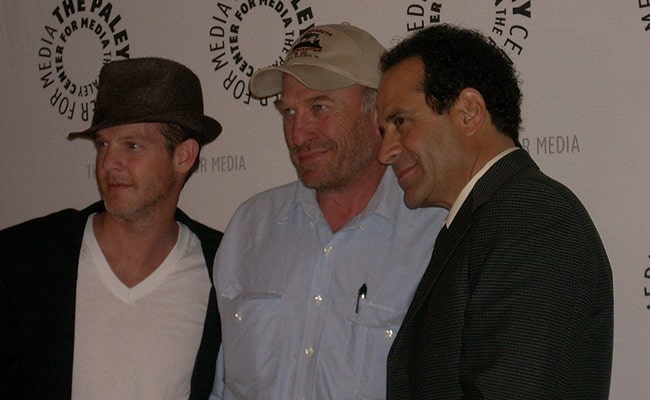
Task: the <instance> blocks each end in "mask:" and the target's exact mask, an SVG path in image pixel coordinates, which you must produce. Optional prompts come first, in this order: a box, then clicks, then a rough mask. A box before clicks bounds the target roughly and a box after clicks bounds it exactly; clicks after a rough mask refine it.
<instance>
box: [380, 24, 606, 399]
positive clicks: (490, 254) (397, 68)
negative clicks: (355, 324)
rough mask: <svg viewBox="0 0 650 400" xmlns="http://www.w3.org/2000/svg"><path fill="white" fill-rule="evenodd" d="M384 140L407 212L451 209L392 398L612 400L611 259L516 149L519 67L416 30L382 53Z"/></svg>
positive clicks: (400, 353) (463, 40)
mask: <svg viewBox="0 0 650 400" xmlns="http://www.w3.org/2000/svg"><path fill="white" fill-rule="evenodd" d="M382 71H383V73H384V75H383V77H382V81H381V83H380V87H379V94H378V100H377V105H378V118H379V124H380V130H381V132H382V134H383V143H382V147H381V149H380V151H379V159H380V160H381V161H382V162H383V163H385V164H390V165H391V166H392V168H393V170H394V172H395V174H396V176H397V178H398V180H399V184H400V186H401V187H402V189H403V190H404V201H405V203H406V205H407V206H408V207H410V208H420V207H432V206H438V207H444V208H447V209H449V215H448V217H447V220H446V222H445V226H444V227H443V228H442V230H441V232H440V234H439V236H438V238H437V240H436V243H435V246H434V251H433V256H432V258H431V261H430V263H429V266H428V269H427V271H426V272H425V274H424V276H423V278H422V281H421V282H420V285H419V286H418V288H417V291H416V293H415V295H414V298H413V300H412V302H411V305H410V307H409V310H408V311H407V314H406V316H405V317H404V321H403V323H402V326H401V328H400V331H399V334H398V335H397V337H396V339H395V342H394V343H393V345H392V347H391V350H390V353H389V356H388V383H387V389H388V393H387V398H388V399H411V400H412V399H461V398H462V399H500V400H503V399H527V400H531V399H592V400H593V399H606V398H607V397H608V394H609V384H610V375H611V362H612V331H613V323H612V321H613V300H612V297H613V296H612V275H611V267H610V264H609V261H608V259H607V255H606V253H605V249H604V248H603V244H602V242H601V239H600V238H599V235H598V232H597V231H596V228H595V227H594V224H593V223H592V221H591V219H590V217H589V215H588V213H587V211H586V210H585V208H584V207H583V205H582V204H581V203H580V201H579V200H578V199H577V198H576V196H575V195H574V194H573V193H572V192H571V191H570V190H569V189H567V188H566V187H565V186H563V185H562V184H560V183H558V182H557V181H555V180H553V179H551V178H549V177H548V176H546V175H544V174H543V173H542V172H540V170H539V168H538V167H537V165H536V164H535V163H534V161H533V160H532V159H531V157H530V156H529V154H528V153H527V152H526V151H524V150H522V149H521V148H520V146H519V139H518V137H519V131H520V125H521V111H520V105H521V97H522V96H521V91H520V89H519V83H518V78H517V73H516V71H515V68H514V66H513V63H512V61H511V60H510V59H509V58H508V57H507V55H506V54H505V53H504V52H503V51H502V50H501V49H499V48H498V47H496V46H495V45H494V44H493V43H492V42H491V41H490V40H489V39H487V38H486V37H485V36H484V35H482V34H480V33H478V32H476V31H473V30H468V29H462V28H458V27H453V26H449V25H436V26H432V27H429V28H427V29H424V30H422V31H419V32H418V33H416V34H415V35H414V36H412V37H410V38H408V39H407V40H405V41H403V42H402V43H400V44H398V45H397V46H396V47H395V48H393V49H392V50H390V51H389V52H388V53H386V54H385V55H384V56H383V58H382Z"/></svg>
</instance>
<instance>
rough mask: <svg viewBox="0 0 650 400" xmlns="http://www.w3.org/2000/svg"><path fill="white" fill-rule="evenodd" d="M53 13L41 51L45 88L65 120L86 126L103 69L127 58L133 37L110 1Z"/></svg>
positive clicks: (98, 0) (65, 6) (74, 5)
mask: <svg viewBox="0 0 650 400" xmlns="http://www.w3.org/2000/svg"><path fill="white" fill-rule="evenodd" d="M51 14H52V20H51V22H50V23H49V24H47V25H45V26H44V27H43V30H44V32H43V34H42V36H41V40H40V42H39V46H40V47H39V49H38V72H39V74H40V81H41V86H42V88H43V90H44V91H45V92H46V93H47V94H48V95H49V103H50V105H51V106H52V107H53V108H54V109H55V110H56V111H57V112H58V113H59V114H60V115H61V116H63V117H65V118H67V119H70V120H79V121H84V122H87V121H88V120H89V119H90V118H91V117H92V113H93V111H94V105H95V97H96V96H97V87H98V83H99V82H98V76H99V70H100V69H101V67H102V65H104V64H106V63H109V62H111V61H113V60H117V59H125V58H129V37H128V34H127V32H126V29H125V28H124V26H123V25H124V24H123V21H122V16H121V15H120V14H119V12H118V11H117V10H116V9H115V7H113V4H112V3H110V2H105V1H101V0H96V1H91V2H83V1H77V2H73V1H62V2H61V4H60V5H58V6H56V7H55V8H54V9H53V10H52V13H51Z"/></svg>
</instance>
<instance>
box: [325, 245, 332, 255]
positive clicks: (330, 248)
mask: <svg viewBox="0 0 650 400" xmlns="http://www.w3.org/2000/svg"><path fill="white" fill-rule="evenodd" d="M323 251H324V252H325V253H328V254H329V253H331V252H332V246H327V247H325V248H324V249H323Z"/></svg>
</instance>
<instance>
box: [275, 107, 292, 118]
mask: <svg viewBox="0 0 650 400" xmlns="http://www.w3.org/2000/svg"><path fill="white" fill-rule="evenodd" d="M278 111H279V112H280V115H282V116H283V117H290V116H292V115H294V114H295V113H296V112H295V111H294V110H293V109H291V108H280V109H278Z"/></svg>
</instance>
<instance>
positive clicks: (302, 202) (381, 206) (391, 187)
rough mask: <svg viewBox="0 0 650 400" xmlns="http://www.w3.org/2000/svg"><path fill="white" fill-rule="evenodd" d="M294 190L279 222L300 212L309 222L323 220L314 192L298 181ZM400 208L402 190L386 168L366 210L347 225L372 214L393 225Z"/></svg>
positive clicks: (393, 175)
mask: <svg viewBox="0 0 650 400" xmlns="http://www.w3.org/2000/svg"><path fill="white" fill-rule="evenodd" d="M295 187H296V190H295V192H294V195H293V200H292V201H291V203H288V206H287V207H286V208H285V209H284V210H282V211H281V212H280V213H279V221H285V220H287V219H288V218H289V216H290V214H291V213H294V212H298V210H302V212H303V213H304V214H305V215H306V216H307V217H308V218H310V219H311V220H317V219H318V218H323V217H322V213H321V210H320V207H319V206H318V202H317V201H316V190H314V189H310V188H307V187H305V186H304V185H303V184H302V183H301V182H300V181H297V182H295ZM401 206H402V190H401V189H400V188H399V185H398V183H397V178H396V177H395V174H394V173H393V171H392V170H391V169H390V168H386V171H385V172H384V175H383V176H382V178H381V181H380V182H379V186H377V189H376V190H375V193H374V194H373V196H372V198H371V199H370V201H369V202H368V205H367V206H366V208H365V209H364V210H363V211H362V212H361V213H360V214H359V215H358V216H356V217H355V218H353V220H352V221H350V223H349V224H355V223H359V222H361V221H363V220H365V219H366V218H368V217H370V216H371V215H373V214H377V215H379V216H380V217H382V218H384V219H386V220H387V221H388V222H389V223H391V224H394V223H395V210H396V208H398V207H401Z"/></svg>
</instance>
